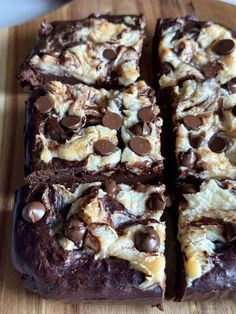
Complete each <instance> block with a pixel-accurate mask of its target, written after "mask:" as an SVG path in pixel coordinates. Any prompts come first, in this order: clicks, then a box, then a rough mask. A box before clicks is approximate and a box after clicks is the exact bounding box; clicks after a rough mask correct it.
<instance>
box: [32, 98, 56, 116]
mask: <svg viewBox="0 0 236 314" xmlns="http://www.w3.org/2000/svg"><path fill="white" fill-rule="evenodd" d="M35 107H36V108H37V109H38V111H39V112H41V113H48V112H50V111H51V110H52V108H53V103H52V101H51V100H50V98H49V97H47V96H40V97H39V98H38V99H37V100H36V102H35Z"/></svg>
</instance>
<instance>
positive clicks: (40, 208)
mask: <svg viewBox="0 0 236 314" xmlns="http://www.w3.org/2000/svg"><path fill="white" fill-rule="evenodd" d="M45 213H46V207H45V206H44V205H43V204H42V203H40V202H31V203H28V204H26V205H25V207H24V208H23V210H22V217H23V218H24V220H25V221H27V222H30V223H31V222H33V223H36V222H38V221H40V220H41V219H42V218H43V216H44V215H45Z"/></svg>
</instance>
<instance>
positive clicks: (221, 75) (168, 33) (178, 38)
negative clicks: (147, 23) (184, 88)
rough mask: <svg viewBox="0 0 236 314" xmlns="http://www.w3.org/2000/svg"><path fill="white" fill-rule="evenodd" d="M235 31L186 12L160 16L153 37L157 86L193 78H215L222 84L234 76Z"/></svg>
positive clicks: (168, 85) (169, 84) (235, 63)
mask: <svg viewBox="0 0 236 314" xmlns="http://www.w3.org/2000/svg"><path fill="white" fill-rule="evenodd" d="M234 35H235V34H234V33H233V32H232V31H231V30H229V29H227V28H226V27H224V26H222V25H219V24H217V23H214V22H211V21H207V22H202V21H198V20H197V18H196V17H192V16H186V17H178V18H176V19H175V18H172V19H159V20H158V22H157V26H156V33H155V39H154V58H158V60H157V61H155V62H156V63H158V64H157V65H158V72H159V74H158V78H159V86H160V88H167V87H172V86H175V85H176V84H178V83H180V82H182V81H184V80H186V79H189V78H194V79H196V80H198V81H199V80H200V81H201V80H204V79H209V78H215V79H216V80H217V82H219V83H220V84H225V83H227V82H228V81H230V80H231V79H233V78H235V69H236V45H235V44H236V42H235V36H234Z"/></svg>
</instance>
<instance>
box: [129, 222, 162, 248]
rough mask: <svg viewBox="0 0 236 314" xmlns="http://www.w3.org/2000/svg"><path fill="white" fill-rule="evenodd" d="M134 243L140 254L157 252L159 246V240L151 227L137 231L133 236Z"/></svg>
mask: <svg viewBox="0 0 236 314" xmlns="http://www.w3.org/2000/svg"><path fill="white" fill-rule="evenodd" d="M134 243H135V247H136V249H137V250H139V251H140V252H146V253H154V252H157V250H158V248H159V245H160V238H159V236H158V234H157V232H156V231H155V230H154V229H153V228H152V227H147V228H146V230H145V231H137V232H136V233H135V235H134Z"/></svg>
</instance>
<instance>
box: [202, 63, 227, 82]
mask: <svg viewBox="0 0 236 314" xmlns="http://www.w3.org/2000/svg"><path fill="white" fill-rule="evenodd" d="M220 70H222V65H221V64H219V63H217V62H215V63H207V64H205V65H204V66H203V67H202V72H203V74H204V75H205V78H206V79H210V78H213V77H215V76H216V75H217V74H218V73H219V71H220Z"/></svg>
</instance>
